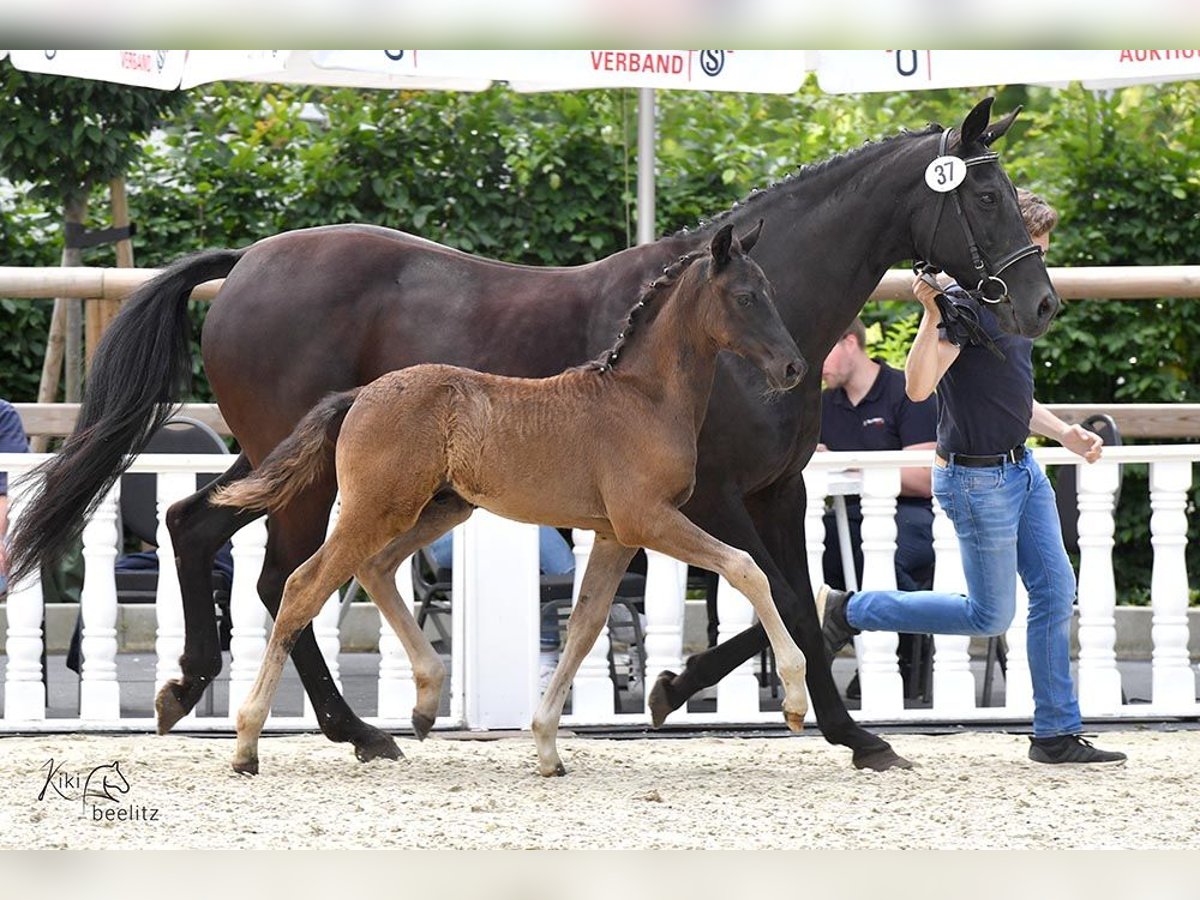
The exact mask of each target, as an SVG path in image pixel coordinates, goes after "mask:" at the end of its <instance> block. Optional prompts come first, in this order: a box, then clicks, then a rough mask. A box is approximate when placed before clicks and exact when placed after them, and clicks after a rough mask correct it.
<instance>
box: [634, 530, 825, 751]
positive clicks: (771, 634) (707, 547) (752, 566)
mask: <svg viewBox="0 0 1200 900" xmlns="http://www.w3.org/2000/svg"><path fill="white" fill-rule="evenodd" d="M629 512H633V513H634V514H635V517H636V521H630V522H624V523H621V522H618V521H615V519H614V521H613V525H614V527H616V529H617V536H618V537H619V538H620V540H621V542H622V543H634V542H638V543H641V544H643V545H644V546H645V547H647V548H649V549H651V550H658V551H659V552H660V553H665V554H667V555H668V556H672V557H674V558H675V559H678V560H682V561H683V562H686V563H688V564H689V565H693V566H699V567H700V568H702V569H709V570H710V571H713V572H718V573H720V574H721V575H724V576H725V579H726V580H727V581H728V582H729V583H730V584H731V585H733V587H735V588H737V589H738V590H739V591H741V592H742V593H743V594H745V595H746V597H747V599H749V600H750V603H751V605H752V606H753V607H754V611H755V612H756V613H757V614H758V619H759V622H760V623H761V624H762V626H763V628H764V629H765V630H766V633H767V637H768V638H769V639H770V641H771V648H772V649H773V650H774V651H775V659H776V662H777V663H778V666H779V678H780V680H781V681H782V682H783V686H784V700H783V712H784V717H785V718H786V719H787V724H788V727H789V728H791V729H792V730H793V731H800V730H802V729H803V728H804V715H805V713H807V712H808V694H807V693H806V692H805V688H804V676H805V670H806V668H807V666H806V663H805V659H804V654H803V653H801V652H800V648H799V647H797V646H796V642H795V641H794V640H793V639H792V636H791V635H790V634H788V631H787V628H786V627H785V626H784V624H783V620H782V618H780V615H779V610H778V609H776V607H775V602H774V600H773V599H772V597H771V584H770V582H769V581H768V580H767V576H766V574H764V572H763V571H762V569H760V568H759V567H758V564H757V563H755V562H754V558H753V557H752V556H751V555H750V554H749V553H746V552H745V551H743V550H738V549H736V548H734V547H730V546H729V545H728V544H723V543H722V542H721V541H718V540H717V539H716V538H714V537H713V536H712V535H710V534H708V533H707V532H706V531H704V530H702V529H701V528H699V527H698V526H696V525H695V524H693V522H692V521H691V520H690V519H688V517H687V516H685V515H684V514H683V513H681V512H680V511H679V510H678V509H675V508H674V507H661V508H658V509H654V510H636V511H633V510H630V511H629Z"/></svg>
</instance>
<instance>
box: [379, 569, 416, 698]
mask: <svg viewBox="0 0 1200 900" xmlns="http://www.w3.org/2000/svg"><path fill="white" fill-rule="evenodd" d="M412 567H413V559H412V557H411V556H410V557H409V558H408V559H406V560H404V562H402V563H400V565H399V567H398V568H397V569H396V590H397V591H399V593H400V599H401V600H402V601H403V602H404V605H405V606H407V607H408V611H409V612H410V613H412V614H413V616H414V617H415V616H416V609H415V602H416V601H415V600H414V598H413V583H412ZM416 702H417V687H416V685H415V684H414V683H413V671H412V661H411V660H410V659H409V658H408V654H407V653H406V652H405V650H404V645H403V644H402V643H400V638H398V637H397V636H396V632H394V631H393V630H392V626H391V625H389V624H388V620H387V619H386V618H384V616H383V615H382V614H380V616H379V707H378V716H379V718H381V719H410V718H411V717H412V710H413V706H415V705H416Z"/></svg>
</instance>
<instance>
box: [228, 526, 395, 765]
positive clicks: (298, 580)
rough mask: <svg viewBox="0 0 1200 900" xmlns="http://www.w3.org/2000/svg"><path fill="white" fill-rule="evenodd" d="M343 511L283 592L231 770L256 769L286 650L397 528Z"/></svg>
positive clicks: (242, 715)
mask: <svg viewBox="0 0 1200 900" xmlns="http://www.w3.org/2000/svg"><path fill="white" fill-rule="evenodd" d="M356 512H357V510H355V511H353V512H348V511H347V510H345V509H343V512H342V516H341V517H340V518H339V520H338V524H337V527H336V528H334V532H333V534H332V535H330V537H329V540H327V541H326V542H325V543H324V545H322V547H321V548H320V549H319V550H317V552H316V553H314V554H313V555H312V556H311V557H310V558H309V559H308V561H307V562H305V563H304V565H302V566H301V567H300V568H298V569H297V570H296V571H295V572H293V573H292V574H291V577H289V578H288V580H287V585H286V586H285V588H284V591H283V599H282V601H281V602H280V604H279V612H278V613H277V614H276V616H275V625H274V627H273V628H272V629H271V638H270V640H269V641H268V643H267V651H266V654H265V655H264V657H263V661H262V665H261V666H260V667H259V670H258V677H257V678H256V679H255V681H254V686H253V687H252V688H251V689H250V693H249V694H248V695H247V696H246V700H245V702H244V703H243V704H242V708H241V709H240V710H239V711H238V717H237V733H238V736H237V750H236V751H235V753H234V759H233V768H234V770H236V771H238V772H243V773H246V774H250V775H255V774H257V773H258V738H259V735H260V734H261V733H262V726H263V723H264V722H265V721H266V719H267V714H268V713H269V712H270V709H271V700H272V699H273V698H274V696H275V690H276V688H277V687H278V686H279V677H280V675H281V674H282V672H283V664H284V662H286V661H287V657H288V653H290V652H291V650H292V647H293V646H295V643H296V641H297V639H298V638H299V637H300V635H301V634H302V633H303V632H304V631H305V630H306V629H307V628H308V626H309V624H310V623H311V622H312V620H313V618H314V617H315V616H316V615H317V613H318V612H320V611H321V607H323V606H324V605H325V602H326V600H328V599H329V595H330V594H332V593H333V592H334V591H335V590H336V589H337V588H338V586H339V585H341V584H343V583H345V582H346V581H348V580H349V579H350V576H351V575H352V574H353V573H354V571H355V570H356V569H358V568H359V567H360V566H361V565H362V564H363V562H365V561H366V559H367V558H368V557H370V556H372V555H374V554H375V553H378V552H379V550H380V549H382V548H383V547H384V546H385V545H386V543H387V541H388V538H389V537H390V536H391V534H394V533H395V531H396V529H395V528H394V527H389V526H390V523H388V522H386V521H385V522H381V521H380V518H379V516H378V514H377V513H376V512H375V511H373V510H364V512H365V513H368V514H367V515H360V514H355V513H356Z"/></svg>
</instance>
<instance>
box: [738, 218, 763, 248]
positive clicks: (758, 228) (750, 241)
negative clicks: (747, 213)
mask: <svg viewBox="0 0 1200 900" xmlns="http://www.w3.org/2000/svg"><path fill="white" fill-rule="evenodd" d="M762 227H763V220H762V219H759V220H758V224H757V225H755V226H754V230H753V231H751V232H750V233H749V234H746V235H743V236H742V237H741V238H740V239H739V240H738V243H739V244H741V245H742V252H743V253H745V254H749V253H750V251H751V250H753V249H754V245H755V244H757V243H758V236H759V235H760V234H762Z"/></svg>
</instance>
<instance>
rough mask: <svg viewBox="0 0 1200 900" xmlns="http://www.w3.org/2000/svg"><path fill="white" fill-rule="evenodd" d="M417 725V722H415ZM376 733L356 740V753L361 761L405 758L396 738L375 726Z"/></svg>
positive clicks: (414, 724)
mask: <svg viewBox="0 0 1200 900" xmlns="http://www.w3.org/2000/svg"><path fill="white" fill-rule="evenodd" d="M413 726H414V727H416V723H415V722H414V723H413ZM372 731H374V734H370V735H365V736H364V737H362V738H360V739H359V740H356V741H355V742H354V755H355V756H356V757H358V761H359V762H370V761H371V760H373V759H403V758H404V754H403V753H401V752H400V747H399V746H398V745H397V744H396V740H395V738H393V737H392V736H391V735H390V734H387V733H386V732H383V731H380V730H379V729H378V728H373V729H372Z"/></svg>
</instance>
